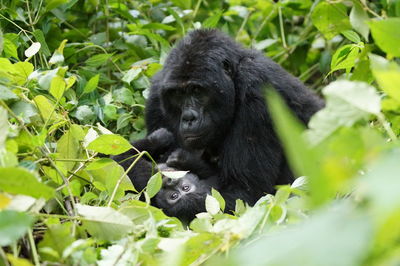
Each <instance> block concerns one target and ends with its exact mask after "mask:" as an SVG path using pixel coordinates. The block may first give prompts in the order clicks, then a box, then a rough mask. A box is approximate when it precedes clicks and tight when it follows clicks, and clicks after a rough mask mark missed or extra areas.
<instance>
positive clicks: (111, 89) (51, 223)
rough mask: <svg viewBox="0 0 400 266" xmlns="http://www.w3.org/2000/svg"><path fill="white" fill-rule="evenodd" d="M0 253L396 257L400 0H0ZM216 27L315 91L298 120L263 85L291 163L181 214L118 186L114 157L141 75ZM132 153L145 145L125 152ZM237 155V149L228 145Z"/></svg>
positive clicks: (315, 261) (170, 259)
mask: <svg viewBox="0 0 400 266" xmlns="http://www.w3.org/2000/svg"><path fill="white" fill-rule="evenodd" d="M0 4H1V9H0V25H1V31H0V106H1V107H0V247H1V248H0V265H40V264H46V265H95V264H98V265H130V264H144V265H189V264H194V265H198V264H201V263H205V264H209V265H217V264H220V265H221V263H223V265H259V264H263V265H398V264H399V261H400V227H399V223H398V220H399V218H400V208H399V206H400V193H398V190H399V188H400V179H399V172H400V164H399V163H398V161H399V158H400V157H399V156H400V147H399V141H398V140H397V138H398V136H399V134H400V116H399V113H400V66H399V58H400V48H399V47H400V46H399V43H400V18H399V17H400V1H397V0H394V1H389V0H379V1H365V0H353V1H340V0H339V1H311V0H283V1H272V0H264V1H261V0H226V1H212V0H197V1H190V0H188V1H182V0H170V1H159V0H150V1H142V0H138V1H119V0H90V1H81V0H32V1H27V0H1V1H0ZM200 27H216V28H219V29H221V30H222V31H225V32H226V33H228V34H229V35H231V36H233V37H235V38H236V39H237V40H238V41H239V42H242V43H243V44H244V45H245V46H248V47H253V48H255V49H259V50H262V51H263V52H264V53H265V54H266V55H268V56H270V57H271V58H273V59H274V60H275V61H277V62H279V63H280V64H282V65H283V66H284V67H285V68H286V69H287V70H288V71H290V72H292V73H293V74H294V75H296V76H299V77H300V79H301V80H303V81H304V82H305V83H306V84H307V85H308V86H309V87H310V88H312V89H315V90H316V91H318V92H319V93H321V94H322V95H323V96H324V97H325V99H326V107H325V108H324V109H323V110H321V111H320V112H318V113H317V114H316V115H315V116H314V117H313V118H312V120H311V122H310V124H309V129H304V128H303V127H301V126H300V124H299V123H297V121H296V120H295V118H294V117H293V116H292V115H291V114H290V112H289V111H288V110H287V109H286V107H285V106H284V105H283V104H282V103H281V101H280V99H279V97H278V96H277V95H275V94H273V93H272V94H269V95H268V97H267V98H268V99H269V101H268V103H269V106H270V108H271V111H272V113H273V114H274V121H275V123H276V128H277V130H278V132H279V134H280V136H281V138H282V141H283V143H284V147H285V150H286V152H287V155H288V158H289V161H290V164H291V166H292V169H293V170H294V171H295V173H296V174H297V175H298V176H307V178H304V177H301V178H298V179H297V180H296V181H295V183H294V184H292V185H291V186H289V185H287V186H281V187H279V189H278V192H277V193H276V195H266V196H265V197H263V198H261V199H260V200H259V202H258V203H257V204H256V205H255V206H253V207H249V206H246V205H245V204H243V202H241V201H238V202H237V205H236V211H235V213H234V214H223V213H222V211H221V210H222V209H223V208H224V200H223V199H222V197H221V196H220V195H219V193H218V192H217V191H213V195H212V196H208V198H207V201H206V205H207V213H202V214H199V215H198V218H196V219H195V220H194V221H193V222H192V223H191V224H190V225H189V228H186V226H184V225H182V224H181V223H180V222H179V221H178V220H177V219H175V218H170V217H167V216H165V215H164V214H163V212H162V211H161V210H158V209H156V208H154V207H152V206H150V205H149V204H148V203H146V202H141V201H138V197H139V195H140V194H145V196H146V199H147V202H148V201H149V198H150V196H154V194H155V193H156V192H157V190H158V189H159V187H160V176H159V175H156V176H154V177H153V178H152V179H151V180H150V182H149V185H148V187H147V189H146V190H145V191H140V192H139V194H137V193H129V194H127V195H125V192H124V191H125V190H134V188H133V186H132V184H131V183H130V181H129V179H127V178H126V176H125V173H124V170H123V169H122V168H121V167H120V166H119V165H117V164H116V163H115V162H113V161H112V160H110V159H105V158H98V157H97V153H99V152H100V153H105V154H119V153H121V152H124V151H126V150H127V149H129V148H130V147H131V146H130V144H129V142H128V141H127V140H126V139H129V140H135V139H138V138H141V137H143V136H144V135H145V129H144V120H143V108H144V102H145V98H146V96H147V93H148V89H149V86H150V79H151V77H152V76H153V75H154V74H155V73H156V72H157V71H158V70H159V69H160V68H161V66H162V64H163V62H164V60H165V57H166V55H167V53H168V51H169V49H170V47H171V45H172V44H173V43H174V42H175V41H176V40H178V39H180V38H181V37H182V36H183V35H184V34H185V33H186V32H187V31H189V30H190V29H194V28H200ZM141 156H147V154H145V153H140V154H139V155H138V158H139V157H141ZM238 156H240V154H238Z"/></svg>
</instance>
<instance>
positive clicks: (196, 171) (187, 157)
mask: <svg viewBox="0 0 400 266" xmlns="http://www.w3.org/2000/svg"><path fill="white" fill-rule="evenodd" d="M132 145H133V147H135V149H132V150H129V151H127V152H125V153H123V154H120V155H116V156H113V157H112V158H113V159H114V160H116V161H117V162H118V163H120V164H121V166H122V167H124V169H125V170H126V169H128V168H129V167H130V165H131V164H132V163H133V161H134V160H135V159H136V156H137V155H138V152H142V151H147V152H149V153H150V154H151V156H152V158H153V159H155V160H156V162H157V163H158V164H157V165H156V167H153V163H152V161H151V160H149V159H148V157H142V158H141V159H139V160H138V161H137V162H136V164H135V165H134V166H133V168H132V169H131V170H130V171H129V173H128V176H129V178H130V180H131V181H132V183H133V185H134V187H135V189H136V190H137V191H141V190H143V189H144V188H145V186H146V185H147V182H148V181H149V179H150V177H151V176H152V175H153V174H155V173H156V172H157V171H176V170H177V169H176V168H172V167H170V166H167V165H166V164H165V163H162V162H164V161H167V162H168V163H169V164H170V165H179V166H180V167H181V168H182V169H191V170H192V171H191V172H189V173H187V174H185V175H184V176H183V177H181V178H179V179H171V178H168V177H165V176H163V185H162V188H161V190H160V191H159V192H158V193H157V195H155V197H154V198H153V199H152V201H151V203H152V204H153V205H154V206H156V207H159V208H160V209H163V210H164V212H165V213H166V214H167V215H170V216H175V217H178V218H179V219H181V220H182V221H185V222H189V221H191V220H192V219H193V218H194V217H195V214H196V213H198V212H202V211H205V198H206V196H207V194H210V193H211V187H215V188H217V177H216V176H215V175H214V173H215V170H214V169H213V168H212V167H211V166H209V165H208V164H206V163H205V162H203V161H202V160H201V158H200V156H201V153H196V152H194V153H187V152H186V151H184V150H181V149H178V150H176V151H174V152H172V153H171V152H170V151H169V150H170V149H171V147H173V146H174V139H173V136H172V134H171V133H170V132H169V131H167V130H166V129H164V128H160V129H157V130H156V131H154V132H153V133H151V134H150V135H148V136H147V137H146V138H144V139H141V140H138V141H135V142H134V143H132ZM166 156H168V157H166ZM199 176H201V177H202V178H201V179H199ZM184 186H186V187H189V188H190V189H189V190H188V191H185V190H184V189H183V187H184ZM172 193H177V195H179V197H178V198H177V199H176V200H174V201H172V200H171V199H170V196H171V194H172ZM143 199H144V198H143Z"/></svg>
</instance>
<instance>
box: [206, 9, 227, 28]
mask: <svg viewBox="0 0 400 266" xmlns="http://www.w3.org/2000/svg"><path fill="white" fill-rule="evenodd" d="M222 12H223V11H222V10H219V11H218V12H217V14H215V15H213V16H211V17H208V18H207V19H206V20H204V21H203V24H202V27H203V28H215V27H216V26H217V24H218V21H219V20H220V18H221V15H222Z"/></svg>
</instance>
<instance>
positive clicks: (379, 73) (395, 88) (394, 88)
mask: <svg viewBox="0 0 400 266" xmlns="http://www.w3.org/2000/svg"><path fill="white" fill-rule="evenodd" d="M369 58H370V61H371V64H370V66H371V69H372V73H373V75H374V77H375V78H376V81H377V82H378V84H379V87H380V88H381V89H382V90H383V91H384V92H385V93H387V95H389V96H390V97H392V98H393V99H395V100H396V101H397V102H399V103H400V90H399V88H400V67H399V65H398V64H397V63H395V62H389V61H387V60H386V59H385V58H383V57H380V56H377V55H373V54H371V55H370V56H369Z"/></svg>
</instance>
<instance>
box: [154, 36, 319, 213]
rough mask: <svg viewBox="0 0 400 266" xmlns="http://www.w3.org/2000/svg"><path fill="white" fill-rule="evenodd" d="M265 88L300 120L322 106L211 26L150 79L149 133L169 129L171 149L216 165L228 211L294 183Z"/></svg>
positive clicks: (269, 62) (278, 70)
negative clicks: (238, 203) (237, 203)
mask: <svg viewBox="0 0 400 266" xmlns="http://www.w3.org/2000/svg"><path fill="white" fill-rule="evenodd" d="M265 86H272V87H274V88H275V89H276V90H277V91H278V92H279V93H280V94H281V96H282V97H283V98H284V99H285V101H286V103H287V104H288V106H289V107H290V108H291V109H292V110H293V112H294V113H295V114H296V115H297V116H298V118H299V119H300V120H301V121H302V122H303V123H307V122H308V121H309V119H310V117H311V116H312V114H314V113H315V112H316V111H318V110H319V109H320V108H322V107H323V105H324V103H323V101H322V100H321V99H319V98H318V97H317V96H316V95H314V94H313V93H312V92H311V91H310V90H308V89H307V88H306V87H305V86H304V85H303V84H302V83H301V82H300V81H299V80H298V79H297V78H295V77H293V76H292V75H291V74H289V73H288V72H287V71H285V70H284V69H283V68H282V67H280V66H279V65H278V64H276V63H275V62H273V61H272V60H271V59H269V58H266V57H265V56H263V55H262V54H261V53H260V52H258V51H255V50H249V49H244V48H242V47H241V46H240V45H239V44H237V43H236V42H234V41H233V40H232V39H231V38H229V37H228V36H226V35H224V34H222V33H221V32H219V31H217V30H195V31H192V32H191V33H189V34H188V36H186V37H185V38H184V39H183V40H182V41H180V42H179V43H178V44H177V45H176V47H175V48H173V49H172V51H171V53H170V54H169V56H168V58H167V60H166V62H165V65H164V67H163V69H162V70H161V71H160V72H159V73H158V74H157V75H156V76H155V77H154V80H153V84H152V88H151V92H150V96H149V99H148V101H147V105H146V124H147V129H148V132H149V133H152V132H154V131H155V130H157V129H159V128H161V127H164V128H167V129H168V130H169V131H171V132H172V133H173V135H174V139H175V140H177V143H175V145H176V146H174V149H175V148H179V147H181V148H184V149H186V150H189V152H194V151H195V150H200V151H201V154H202V156H203V157H202V158H203V159H204V160H205V161H207V162H208V163H210V164H214V162H215V165H216V170H215V171H216V174H217V175H218V183H219V184H218V187H219V188H220V192H221V193H222V194H223V196H225V197H226V198H227V203H228V204H227V205H228V208H229V209H232V208H233V206H234V200H235V199H236V198H241V199H243V200H244V201H246V202H247V203H249V204H254V203H255V202H256V201H257V200H258V199H259V198H260V197H261V196H263V195H264V194H265V193H274V191H275V190H274V186H275V185H277V184H287V183H290V182H292V181H293V175H292V173H291V171H290V170H289V168H288V165H287V163H286V159H285V157H284V154H283V150H282V147H281V145H280V143H279V139H278V137H277V136H276V134H275V132H274V129H273V125H272V121H271V118H270V115H269V114H268V111H267V106H266V103H265V99H264V97H263V88H264V87H265ZM196 132H200V133H198V134H199V135H200V136H197V135H196ZM193 135H195V137H191V136H193ZM192 207H193V209H195V208H196V206H195V205H194V206H192Z"/></svg>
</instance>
